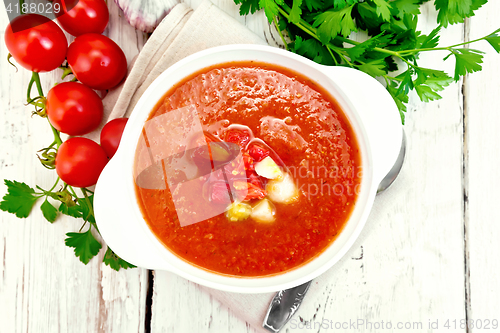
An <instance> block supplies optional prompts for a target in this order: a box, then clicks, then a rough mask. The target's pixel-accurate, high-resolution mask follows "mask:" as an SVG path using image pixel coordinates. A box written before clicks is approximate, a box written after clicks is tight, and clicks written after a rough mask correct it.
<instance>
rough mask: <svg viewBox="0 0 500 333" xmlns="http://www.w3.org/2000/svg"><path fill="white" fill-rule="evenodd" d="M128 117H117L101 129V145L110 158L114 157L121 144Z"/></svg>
mask: <svg viewBox="0 0 500 333" xmlns="http://www.w3.org/2000/svg"><path fill="white" fill-rule="evenodd" d="M127 120H128V118H116V119H113V120H111V121H110V122H108V123H107V124H106V125H104V127H103V129H102V131H101V147H102V148H103V149H104V151H105V152H106V155H108V157H109V158H111V157H113V156H114V155H115V153H116V150H117V149H118V146H119V145H120V140H121V138H122V134H123V130H124V129H125V125H126V124H127Z"/></svg>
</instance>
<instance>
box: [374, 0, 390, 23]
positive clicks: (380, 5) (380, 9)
mask: <svg viewBox="0 0 500 333" xmlns="http://www.w3.org/2000/svg"><path fill="white" fill-rule="evenodd" d="M373 2H374V3H375V5H376V6H377V8H376V10H375V11H376V13H377V15H378V16H379V17H381V18H382V19H383V20H384V21H389V20H390V19H391V9H390V8H391V5H390V4H389V3H388V2H386V1H385V0H373Z"/></svg>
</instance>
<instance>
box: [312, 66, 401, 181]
mask: <svg viewBox="0 0 500 333" xmlns="http://www.w3.org/2000/svg"><path fill="white" fill-rule="evenodd" d="M321 70H323V71H324V72H326V73H327V75H328V77H329V78H330V79H331V80H332V81H333V82H334V83H335V84H337V85H338V86H339V87H340V88H341V89H342V92H343V93H344V94H345V95H346V96H347V98H348V99H349V102H351V104H352V105H353V106H354V108H355V109H356V111H357V113H358V114H359V116H360V119H361V122H362V125H363V127H364V129H365V131H366V134H367V136H368V141H369V145H370V148H371V151H372V158H373V164H374V166H373V177H374V182H375V184H377V185H378V184H379V183H380V181H381V180H382V179H383V178H384V177H385V176H386V175H387V173H388V172H389V171H390V170H391V168H392V166H393V165H394V163H395V162H396V159H397V157H398V155H399V151H400V148H401V142H402V140H403V129H402V124H401V118H400V115H399V110H398V107H397V106H396V103H395V102H394V100H393V99H392V97H391V95H390V94H389V92H388V91H387V90H386V89H385V88H384V86H383V85H382V84H381V83H380V82H378V81H377V80H376V79H374V78H373V77H371V76H370V75H368V74H366V73H363V72H361V71H359V70H356V69H353V68H348V67H341V66H321Z"/></svg>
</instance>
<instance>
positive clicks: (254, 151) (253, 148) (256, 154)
mask: <svg viewBox="0 0 500 333" xmlns="http://www.w3.org/2000/svg"><path fill="white" fill-rule="evenodd" d="M248 153H249V154H250V156H252V157H253V159H254V160H255V162H260V161H262V160H263V159H264V158H266V157H267V156H269V150H266V149H264V148H263V147H261V146H259V145H256V144H252V145H250V147H249V148H248Z"/></svg>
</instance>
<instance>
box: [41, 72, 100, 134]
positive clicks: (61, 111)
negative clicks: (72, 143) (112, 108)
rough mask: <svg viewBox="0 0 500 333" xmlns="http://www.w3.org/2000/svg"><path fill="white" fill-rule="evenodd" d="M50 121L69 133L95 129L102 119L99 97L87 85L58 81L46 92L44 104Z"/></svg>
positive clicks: (57, 127) (87, 131)
mask: <svg viewBox="0 0 500 333" xmlns="http://www.w3.org/2000/svg"><path fill="white" fill-rule="evenodd" d="M45 108H46V112H47V116H48V117H49V120H50V123H51V124H52V125H53V126H54V127H55V128H56V129H57V130H59V131H61V132H63V133H66V134H69V135H83V134H87V133H89V132H91V131H93V130H95V129H96V128H97V127H98V126H99V124H100V123H101V120H102V113H103V105H102V101H101V98H100V97H99V95H97V93H96V92H95V91H93V90H92V89H90V88H89V87H86V86H84V85H83V84H81V83H77V82H63V83H59V84H58V85H56V86H55V87H53V88H52V89H50V91H49V93H48V94H47V101H46V104H45Z"/></svg>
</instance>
